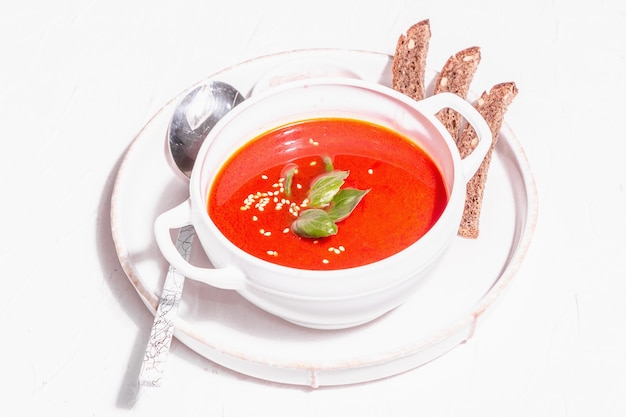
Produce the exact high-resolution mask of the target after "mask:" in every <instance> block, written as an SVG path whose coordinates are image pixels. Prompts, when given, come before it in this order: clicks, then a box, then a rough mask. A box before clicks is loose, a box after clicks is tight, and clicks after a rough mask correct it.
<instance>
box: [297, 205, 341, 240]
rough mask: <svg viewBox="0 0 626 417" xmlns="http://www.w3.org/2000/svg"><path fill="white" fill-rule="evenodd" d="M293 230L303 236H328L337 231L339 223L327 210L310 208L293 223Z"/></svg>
mask: <svg viewBox="0 0 626 417" xmlns="http://www.w3.org/2000/svg"><path fill="white" fill-rule="evenodd" d="M291 231H292V232H294V233H295V234H297V235H298V236H302V237H308V238H319V237H327V236H331V235H334V234H336V233H337V225H336V224H335V222H334V221H333V220H332V219H331V218H330V215H329V214H328V213H327V212H326V211H324V210H322V209H308V210H304V211H303V212H302V213H301V214H300V216H298V218H297V219H296V220H295V221H294V222H293V223H291Z"/></svg>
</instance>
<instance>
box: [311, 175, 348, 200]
mask: <svg viewBox="0 0 626 417" xmlns="http://www.w3.org/2000/svg"><path fill="white" fill-rule="evenodd" d="M349 173H350V172H348V171H332V172H327V173H325V174H322V175H320V176H318V177H317V178H316V179H315V180H313V184H312V185H311V189H310V190H309V195H308V198H309V203H308V205H309V207H316V208H318V207H326V206H327V205H329V204H330V202H331V201H332V200H333V197H335V194H337V192H338V191H339V189H340V188H341V186H342V185H343V183H344V180H345V179H346V178H347V177H348V174H349Z"/></svg>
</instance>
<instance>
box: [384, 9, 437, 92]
mask: <svg viewBox="0 0 626 417" xmlns="http://www.w3.org/2000/svg"><path fill="white" fill-rule="evenodd" d="M429 42H430V21H429V20H428V19H426V20H422V21H421V22H418V23H416V24H414V25H413V26H411V27H410V28H409V29H408V30H407V31H406V34H402V35H400V37H399V38H398V42H397V44H396V51H395V55H394V60H393V66H392V70H391V71H392V83H391V86H392V88H393V89H394V90H396V91H399V92H401V93H403V94H405V95H407V96H409V97H411V98H412V99H414V100H421V99H423V98H424V97H425V96H426V86H425V77H426V57H427V55H428V44H429Z"/></svg>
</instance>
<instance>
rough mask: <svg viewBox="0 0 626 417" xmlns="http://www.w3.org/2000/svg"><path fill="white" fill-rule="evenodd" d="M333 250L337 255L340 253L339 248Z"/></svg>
mask: <svg viewBox="0 0 626 417" xmlns="http://www.w3.org/2000/svg"><path fill="white" fill-rule="evenodd" d="M333 252H335V254H336V255H339V254H340V253H341V251H340V250H339V249H334V250H333Z"/></svg>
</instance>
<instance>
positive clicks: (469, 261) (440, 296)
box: [111, 49, 537, 387]
mask: <svg viewBox="0 0 626 417" xmlns="http://www.w3.org/2000/svg"><path fill="white" fill-rule="evenodd" d="M392 59H393V58H392V57H390V56H389V55H386V54H381V53H374V52H364V51H347V50H328V49H323V50H303V51H292V52H285V53H280V54H275V55H269V56H264V57H260V58H257V59H253V60H250V61H246V62H243V63H241V64H239V65H236V66H233V67H231V68H227V69H225V70H223V71H220V72H218V73H216V74H214V75H212V76H211V77H209V78H214V79H219V80H221V81H225V82H228V83H231V84H233V85H234V86H235V87H237V88H238V89H239V90H240V91H241V92H242V93H243V94H245V95H249V94H250V93H251V92H252V91H253V90H254V89H255V86H256V87H257V88H258V85H262V87H263V88H267V86H271V85H272V84H273V83H275V81H276V80H279V79H280V80H285V79H289V78H290V75H289V73H286V72H285V71H289V69H290V68H298V73H297V74H296V75H295V77H297V78H301V77H302V76H303V73H304V74H306V73H307V71H310V74H312V76H318V75H320V74H321V75H324V73H325V70H324V68H330V69H329V71H330V72H331V73H332V75H336V73H337V71H338V70H337V68H344V69H345V73H346V74H350V76H357V77H359V78H362V79H365V80H371V81H376V82H379V83H381V84H384V85H390V84H391V64H392ZM329 62H331V63H332V66H331V67H328V66H327V65H328V63H329ZM318 63H319V65H318ZM307 68H310V70H307ZM434 74H435V73H431V74H430V75H429V76H430V77H431V78H433V77H434ZM257 84H258V85H257ZM184 93H185V92H181V95H182V94H184ZM178 98H179V97H176V98H174V99H173V100H172V101H170V102H169V103H167V104H165V105H164V107H163V108H162V109H161V110H160V111H159V112H158V113H157V114H155V115H154V117H153V118H152V119H151V120H150V121H148V123H147V124H146V125H145V127H144V128H143V129H142V130H141V131H140V132H139V134H138V135H137V137H136V138H135V139H134V140H133V142H132V143H131V145H130V147H129V149H128V151H127V153H126V155H125V157H124V160H123V162H122V164H121V166H120V169H119V172H118V175H117V179H116V183H115V186H114V190H113V195H112V201H111V223H112V232H113V239H114V241H115V247H116V251H117V254H118V257H119V259H120V262H121V265H122V267H123V268H124V271H125V272H126V275H127V276H128V278H129V279H130V282H131V283H132V285H133V286H134V287H135V289H136V290H137V293H138V294H139V297H140V298H141V300H142V301H143V302H144V303H145V304H146V306H147V307H148V308H149V309H150V311H152V313H153V314H154V312H155V310H156V306H157V303H158V296H159V294H160V292H161V288H162V285H163V281H164V278H165V275H166V272H167V263H166V262H165V260H164V259H163V257H162V256H161V254H160V252H159V250H158V248H157V246H156V243H155V241H154V235H153V222H154V220H155V218H156V216H157V215H158V214H160V213H162V212H164V211H166V210H168V209H170V208H171V207H174V206H175V205H177V204H179V203H180V202H182V201H184V200H185V199H186V198H187V196H188V189H187V182H186V181H185V180H183V179H182V178H181V176H180V175H178V174H177V173H176V172H175V171H174V170H173V169H172V168H171V167H170V165H169V163H168V160H167V158H166V153H165V151H166V148H165V132H166V129H167V124H168V123H169V120H170V117H171V114H172V112H173V107H174V105H175V103H176V102H177V100H178ZM536 218H537V194H536V189H535V184H534V180H533V177H532V173H531V170H530V168H529V165H528V161H527V160H526V157H525V156H524V152H523V149H522V147H521V146H520V144H519V142H518V141H517V140H516V138H515V136H514V135H513V132H511V130H510V129H509V128H508V126H506V125H504V126H503V128H502V130H501V133H500V139H499V141H498V144H497V146H496V150H495V153H494V157H493V160H492V163H491V168H490V172H489V180H488V183H487V188H486V191H485V199H484V202H483V211H482V215H481V224H480V228H481V232H480V237H479V238H478V239H475V240H470V239H463V238H460V237H457V238H456V239H455V240H454V242H453V244H452V246H451V247H450V250H449V251H448V252H447V253H446V254H445V256H444V258H443V259H442V262H441V266H440V267H439V268H438V269H437V270H436V271H435V273H434V275H433V276H432V277H431V278H430V279H428V280H427V282H426V283H425V284H424V286H423V287H421V288H420V289H419V290H418V292H417V293H415V294H414V295H413V296H412V297H411V298H410V299H409V301H407V302H406V303H405V304H403V305H402V306H400V307H399V308H397V309H395V310H393V311H391V312H390V313H388V314H386V315H384V316H383V317H381V318H379V319H377V320H375V321H373V322H371V323H369V324H366V325H363V326H359V327H356V328H352V329H346V330H332V331H329V330H313V329H307V328H303V327H299V326H296V325H293V324H290V323H287V322H285V321H283V320H282V319H279V318H277V317H274V316H272V315H270V314H268V313H266V312H264V311H262V310H260V309H258V308H257V307H255V306H253V305H252V304H250V303H249V302H247V301H246V300H244V299H243V298H242V297H241V296H239V295H238V294H237V293H235V292H233V291H225V290H219V289H215V288H212V287H210V286H207V285H204V284H200V283H198V282H195V281H192V280H187V282H186V284H185V289H184V294H183V299H182V302H181V306H180V310H179V317H180V318H179V320H178V322H177V326H176V330H175V336H176V337H177V338H178V339H179V340H180V341H181V342H182V343H184V344H186V345H187V346H189V347H190V348H191V349H193V350H195V351H196V352H198V353H199V354H200V355H202V356H204V357H206V358H208V359H210V360H212V361H214V362H216V363H218V364H221V365H222V366H225V367H227V368H230V369H232V370H234V371H237V372H240V373H243V374H246V375H250V376H254V377H257V378H261V379H265V380H268V381H275V382H282V383H288V384H297V385H308V386H311V387H318V386H328V385H342V384H351V383H357V382H365V381H371V380H375V379H379V378H384V377H389V376H392V375H396V374H398V373H401V372H405V371H407V370H410V369H413V368H416V367H418V366H420V365H422V364H424V363H426V362H428V361H431V360H433V359H435V358H437V357H439V356H441V355H442V354H444V353H446V352H448V351H449V350H450V349H452V348H453V347H455V346H457V345H458V344H460V343H462V342H464V341H465V340H467V339H469V338H470V337H472V336H473V334H474V331H475V328H476V324H477V322H478V319H479V317H480V316H481V315H482V314H483V313H484V312H485V311H486V310H487V309H488V308H489V307H490V306H491V305H492V303H493V302H494V300H495V299H496V298H497V297H499V296H500V295H501V293H502V291H503V289H504V288H505V287H506V286H507V284H508V283H509V281H510V280H511V278H512V277H513V276H514V274H515V272H516V271H517V270H518V268H519V266H520V264H521V262H522V260H523V258H524V255H525V253H526V250H527V248H528V245H529V244H530V240H531V237H532V234H533V231H534V228H535V223H536ZM195 249H196V250H195V251H194V252H193V253H192V261H193V262H195V263H196V264H199V265H209V264H208V261H207V259H206V257H205V256H204V255H203V254H202V253H201V250H200V248H199V245H196V246H195ZM389 273H393V271H389Z"/></svg>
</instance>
